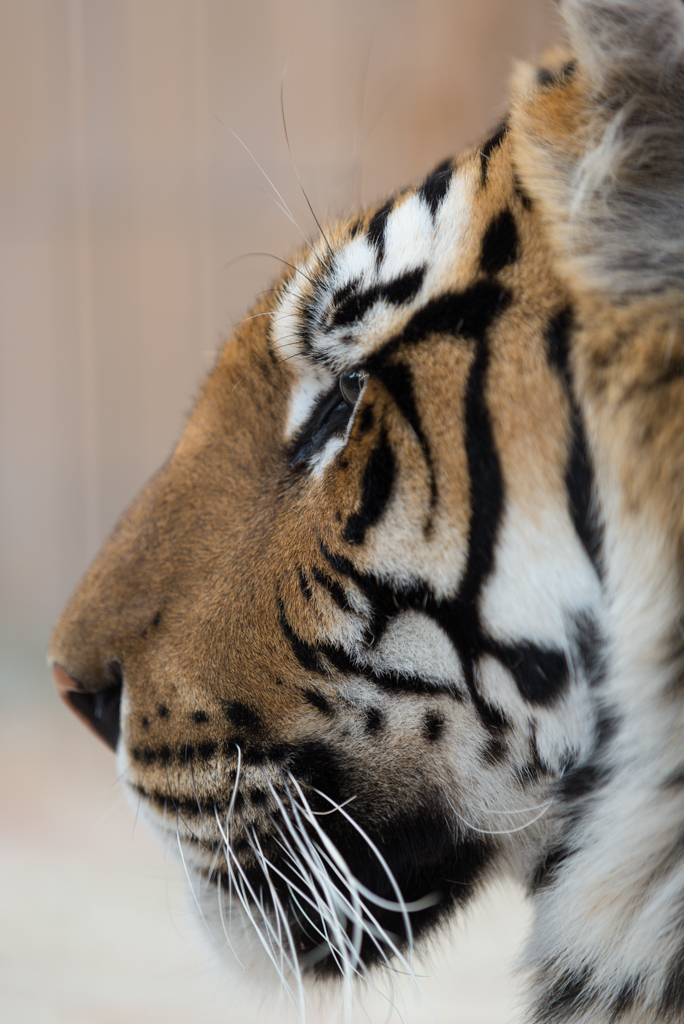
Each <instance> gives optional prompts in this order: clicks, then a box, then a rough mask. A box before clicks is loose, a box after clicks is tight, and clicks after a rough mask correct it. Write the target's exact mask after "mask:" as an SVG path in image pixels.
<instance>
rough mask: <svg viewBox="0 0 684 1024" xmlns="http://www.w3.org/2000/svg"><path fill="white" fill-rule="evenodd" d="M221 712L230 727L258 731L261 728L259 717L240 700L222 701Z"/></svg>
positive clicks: (261, 723)
mask: <svg viewBox="0 0 684 1024" xmlns="http://www.w3.org/2000/svg"><path fill="white" fill-rule="evenodd" d="M223 712H224V714H225V716H226V718H227V719H228V721H229V722H230V723H231V725H234V726H235V727H236V728H237V729H252V730H258V729H261V728H262V727H263V721H262V719H261V715H260V714H259V713H258V712H257V711H255V710H254V708H250V707H249V706H248V705H247V704H244V703H243V702H242V701H241V700H226V701H224V703H223Z"/></svg>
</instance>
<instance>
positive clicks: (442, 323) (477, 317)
mask: <svg viewBox="0 0 684 1024" xmlns="http://www.w3.org/2000/svg"><path fill="white" fill-rule="evenodd" d="M510 302H511V294H510V292H509V291H508V290H507V289H505V288H501V287H500V286H499V285H496V284H493V283H492V282H490V281H478V282H477V283H476V284H474V285H471V287H470V288H466V290H465V291H462V292H452V293H451V294H448V295H441V296H440V297H439V298H438V299H432V301H430V302H428V303H426V304H425V306H423V308H422V309H420V310H418V312H417V313H415V315H414V316H413V317H411V319H410V320H409V322H408V324H407V325H406V327H405V328H404V330H403V331H402V333H401V334H400V335H399V336H398V337H397V338H394V339H392V341H390V342H388V343H387V345H386V346H385V347H384V348H383V349H382V350H381V352H380V353H379V354H378V355H377V356H374V358H373V364H377V363H378V362H379V361H380V360H381V359H382V357H385V358H386V357H387V355H388V354H390V353H391V352H392V351H393V350H394V349H396V348H397V347H399V345H401V344H416V343H419V342H422V341H425V340H426V339H427V338H429V337H430V335H432V334H444V335H447V336H448V337H452V338H458V337H461V338H473V339H475V340H476V341H480V340H481V339H484V335H485V332H486V331H487V329H488V328H489V327H490V325H491V324H492V322H493V321H494V320H495V319H496V318H497V317H498V316H500V315H501V314H502V313H503V312H504V310H505V309H506V308H507V307H508V306H509V305H510Z"/></svg>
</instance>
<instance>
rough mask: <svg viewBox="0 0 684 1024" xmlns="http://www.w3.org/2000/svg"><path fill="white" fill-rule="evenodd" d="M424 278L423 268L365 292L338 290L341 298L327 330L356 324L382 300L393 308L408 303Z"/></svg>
mask: <svg viewBox="0 0 684 1024" xmlns="http://www.w3.org/2000/svg"><path fill="white" fill-rule="evenodd" d="M424 278H425V267H417V268H416V269H415V270H409V271H407V273H405V274H402V275H401V276H400V277H396V278H394V280H392V281H388V282H386V283H384V284H376V285H374V286H373V287H372V288H368V289H367V291H365V292H357V291H354V289H353V288H351V287H349V286H347V287H348V288H349V291H348V292H347V288H343V289H340V292H339V294H340V295H341V296H342V298H340V299H337V301H336V302H335V305H336V309H335V312H334V313H333V315H332V318H331V320H330V324H329V326H328V328H327V329H328V330H332V329H333V328H336V327H348V326H349V325H350V324H354V323H358V321H359V320H361V319H363V317H364V316H365V314H366V313H367V312H368V310H369V309H371V308H372V307H373V306H374V305H375V304H376V302H380V300H381V299H384V300H385V301H386V302H389V303H391V304H392V305H393V306H402V305H404V303H406V302H410V301H411V299H413V298H414V297H415V296H416V295H417V293H418V292H419V291H420V288H421V286H422V284H423V280H424Z"/></svg>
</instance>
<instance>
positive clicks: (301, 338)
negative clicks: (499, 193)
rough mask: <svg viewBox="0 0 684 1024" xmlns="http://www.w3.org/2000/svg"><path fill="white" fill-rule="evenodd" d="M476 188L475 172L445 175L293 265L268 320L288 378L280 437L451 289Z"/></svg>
mask: <svg viewBox="0 0 684 1024" xmlns="http://www.w3.org/2000/svg"><path fill="white" fill-rule="evenodd" d="M435 179H436V181H435ZM478 185H479V172H478V169H477V168H476V166H474V165H472V164H467V165H466V166H464V167H461V168H459V170H458V172H456V171H454V170H453V169H452V168H451V167H448V168H445V169H443V170H441V171H439V172H437V173H436V174H435V175H433V176H431V178H428V180H427V181H426V182H425V184H424V185H423V186H422V187H421V188H419V189H417V190H416V191H413V192H409V193H405V194H403V195H401V196H399V197H398V198H397V199H395V200H390V201H389V202H388V203H387V204H385V206H383V207H381V209H380V210H378V211H377V213H376V214H375V215H374V216H373V217H372V218H371V220H370V222H369V223H368V225H367V227H366V229H365V231H363V232H358V233H356V234H353V237H349V235H348V234H347V236H346V237H343V239H342V240H341V241H340V242H339V243H338V244H335V243H334V242H332V243H331V244H330V243H328V241H327V240H326V239H325V237H322V238H320V239H319V240H318V241H317V242H316V243H315V246H313V247H312V249H311V252H310V253H309V255H308V257H307V258H306V259H305V260H304V261H303V262H301V263H300V264H299V266H298V268H297V272H296V273H295V274H294V275H293V277H292V278H291V279H290V281H289V282H288V284H287V285H286V287H285V289H284V291H283V293H282V296H281V298H280V301H279V306H278V309H277V310H276V313H275V316H274V318H273V320H274V327H273V339H274V348H275V351H276V353H277V354H279V355H280V357H281V358H282V359H286V360H288V362H290V364H291V365H292V366H293V367H294V369H295V373H296V380H295V384H294V389H293V394H292V400H291V405H290V413H289V417H288V425H287V431H286V432H287V434H288V435H291V434H292V433H294V432H296V430H297V429H299V427H300V426H301V425H302V424H303V423H304V422H305V421H306V419H307V417H308V415H309V413H310V411H311V409H312V408H313V406H314V405H315V403H316V401H317V400H318V399H319V398H320V397H321V395H323V394H324V393H325V392H326V391H328V390H329V389H330V388H331V387H332V386H333V385H334V383H335V379H336V378H337V376H338V375H339V374H340V373H341V372H343V371H344V370H348V369H352V368H354V367H356V366H360V365H361V364H362V363H363V362H364V361H365V360H366V359H368V358H369V357H370V356H371V355H373V354H374V353H375V352H377V351H378V350H379V349H381V348H382V347H383V346H384V345H385V344H386V343H387V342H388V341H389V340H390V339H392V338H393V337H396V336H398V335H400V334H401V331H402V330H403V328H404V327H405V325H406V324H407V323H408V321H409V320H410V318H411V317H412V316H414V315H415V313H416V311H417V310H419V309H420V308H421V307H423V306H424V305H426V303H427V302H429V301H430V299H432V298H434V297H435V296H436V295H439V294H443V293H444V291H445V290H449V288H450V287H453V282H454V280H456V279H458V267H459V262H464V245H463V243H464V239H465V238H466V236H467V234H468V229H469V226H470V223H471V220H472V212H473V204H474V201H475V197H476V193H477V190H478Z"/></svg>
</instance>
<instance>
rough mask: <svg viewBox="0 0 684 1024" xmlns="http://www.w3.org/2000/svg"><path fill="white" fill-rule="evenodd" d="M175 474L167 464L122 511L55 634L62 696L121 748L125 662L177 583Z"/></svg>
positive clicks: (54, 659)
mask: <svg viewBox="0 0 684 1024" xmlns="http://www.w3.org/2000/svg"><path fill="white" fill-rule="evenodd" d="M171 484H172V481H171V479H170V477H169V475H168V473H167V472H166V471H162V473H161V474H159V476H158V478H156V479H155V480H153V481H152V482H151V484H150V485H148V487H147V488H146V490H145V491H144V492H143V493H142V494H141V495H140V497H139V498H138V499H137V500H136V502H135V503H134V504H133V505H132V506H131V508H130V509H129V510H128V511H127V512H126V513H125V514H124V516H123V517H122V519H121V520H120V522H119V524H118V525H117V527H116V528H115V530H114V531H113V533H112V535H111V536H110V538H109V539H108V540H107V542H106V543H105V545H104V547H103V549H102V551H101V552H100V554H99V555H98V556H97V558H96V559H95V561H94V562H93V564H92V565H91V567H90V569H89V570H88V572H87V573H86V575H85V577H84V578H83V580H82V581H81V582H80V584H79V585H78V587H77V589H76V591H75V592H74V594H73V595H72V597H71V599H70V601H69V602H68V604H67V606H66V608H65V609H64V611H63V613H62V615H61V617H60V619H59V621H58V622H57V624H56V626H55V629H54V631H53V634H52V638H51V641H50V649H49V660H50V662H51V664H52V671H53V680H54V683H55V688H56V690H57V693H58V695H59V697H60V698H61V699H62V700H63V701H64V703H65V704H66V706H67V707H68V708H69V709H70V710H71V711H73V712H74V713H75V714H76V715H77V716H78V717H79V718H80V719H81V720H82V721H83V722H84V723H85V724H86V725H87V726H89V727H90V728H91V729H92V730H93V731H94V732H95V733H96V735H98V737H99V738H100V739H102V740H104V742H105V743H107V744H108V745H109V746H110V747H112V748H115V747H116V744H117V741H118V736H119V717H120V705H121V699H122V693H123V687H124V681H125V674H124V667H123V666H124V664H125V661H126V657H127V654H128V653H129V651H130V650H131V647H132V646H134V645H135V643H136V641H138V640H139V638H140V637H141V636H143V635H144V634H145V632H146V631H147V630H148V629H149V628H150V627H151V626H153V625H154V624H155V622H157V623H158V621H159V615H160V607H161V606H162V605H163V603H164V599H165V595H166V594H168V592H169V591H170V590H171V589H172V586H173V580H172V579H171V578H170V577H169V569H173V560H169V558H168V557H167V555H168V551H169V548H170V547H172V546H173V541H174V539H175V542H176V544H178V543H179V542H180V540H181V534H182V529H181V527H182V524H181V523H180V522H179V517H178V516H177V515H176V514H174V507H177V503H176V502H174V501H173V487H172V486H171Z"/></svg>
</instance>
